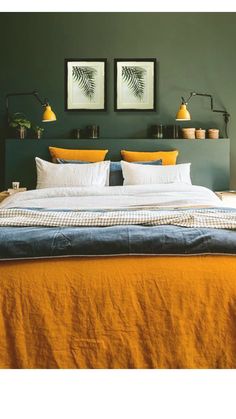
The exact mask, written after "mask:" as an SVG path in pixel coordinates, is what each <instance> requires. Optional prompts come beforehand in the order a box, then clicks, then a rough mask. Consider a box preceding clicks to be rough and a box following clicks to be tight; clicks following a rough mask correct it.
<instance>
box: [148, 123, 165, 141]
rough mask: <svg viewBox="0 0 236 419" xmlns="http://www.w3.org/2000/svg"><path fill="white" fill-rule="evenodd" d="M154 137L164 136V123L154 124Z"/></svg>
mask: <svg viewBox="0 0 236 419" xmlns="http://www.w3.org/2000/svg"><path fill="white" fill-rule="evenodd" d="M151 129H152V138H159V139H161V138H163V137H164V129H163V125H162V124H160V125H152V128H151Z"/></svg>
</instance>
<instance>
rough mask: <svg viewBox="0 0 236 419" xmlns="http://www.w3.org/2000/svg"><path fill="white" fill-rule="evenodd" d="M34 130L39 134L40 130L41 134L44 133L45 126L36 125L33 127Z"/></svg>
mask: <svg viewBox="0 0 236 419" xmlns="http://www.w3.org/2000/svg"><path fill="white" fill-rule="evenodd" d="M33 131H34V132H35V133H36V134H37V133H38V132H40V134H42V133H43V131H44V128H42V127H39V126H38V125H36V126H35V127H33Z"/></svg>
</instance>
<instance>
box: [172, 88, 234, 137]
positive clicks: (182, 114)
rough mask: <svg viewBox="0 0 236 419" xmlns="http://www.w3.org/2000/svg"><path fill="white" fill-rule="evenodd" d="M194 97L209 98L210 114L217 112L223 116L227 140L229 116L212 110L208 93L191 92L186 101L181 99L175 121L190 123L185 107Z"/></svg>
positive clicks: (221, 111)
mask: <svg viewBox="0 0 236 419" xmlns="http://www.w3.org/2000/svg"><path fill="white" fill-rule="evenodd" d="M194 96H205V97H209V98H210V100H211V110H212V112H219V113H222V114H223V118H224V123H225V134H226V138H228V122H229V118H230V114H229V113H228V112H227V111H226V110H220V109H214V104H213V97H212V95H209V94H208V93H197V92H191V93H190V96H189V98H188V99H187V100H185V99H184V98H183V97H182V98H181V99H182V103H181V105H180V107H179V110H178V112H177V114H176V121H190V120H191V115H190V113H189V111H188V109H187V105H188V103H189V101H190V100H191V99H192V97H194Z"/></svg>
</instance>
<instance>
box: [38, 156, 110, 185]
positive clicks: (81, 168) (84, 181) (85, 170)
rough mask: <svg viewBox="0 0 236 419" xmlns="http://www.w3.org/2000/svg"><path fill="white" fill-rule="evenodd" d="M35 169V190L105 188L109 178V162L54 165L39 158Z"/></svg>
mask: <svg viewBox="0 0 236 419" xmlns="http://www.w3.org/2000/svg"><path fill="white" fill-rule="evenodd" d="M35 161H36V167H37V189H43V188H53V187H55V188H58V187H63V186H64V187H65V186H105V185H106V180H107V178H108V176H109V169H110V161H107V160H106V161H101V162H98V163H93V164H55V163H49V162H47V161H45V160H42V159H40V158H39V157H36V158H35Z"/></svg>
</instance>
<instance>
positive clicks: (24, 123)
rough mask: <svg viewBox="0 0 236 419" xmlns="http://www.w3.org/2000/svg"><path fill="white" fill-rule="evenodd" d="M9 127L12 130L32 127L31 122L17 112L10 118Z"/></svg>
mask: <svg viewBox="0 0 236 419" xmlns="http://www.w3.org/2000/svg"><path fill="white" fill-rule="evenodd" d="M9 126H10V127H12V128H28V129H30V127H31V122H30V121H29V120H28V119H26V117H25V115H24V114H22V113H20V112H16V113H14V114H13V115H12V116H11V117H10V121H9Z"/></svg>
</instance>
